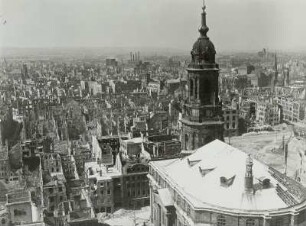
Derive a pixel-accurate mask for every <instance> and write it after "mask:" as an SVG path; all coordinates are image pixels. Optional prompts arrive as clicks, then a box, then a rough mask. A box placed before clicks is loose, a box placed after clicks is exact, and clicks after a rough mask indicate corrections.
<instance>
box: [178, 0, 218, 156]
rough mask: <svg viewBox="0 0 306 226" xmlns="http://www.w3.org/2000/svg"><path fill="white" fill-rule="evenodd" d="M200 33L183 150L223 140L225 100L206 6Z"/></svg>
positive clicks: (184, 118)
mask: <svg viewBox="0 0 306 226" xmlns="http://www.w3.org/2000/svg"><path fill="white" fill-rule="evenodd" d="M202 9H203V12H202V15H201V16H202V23H201V27H200V28H199V32H200V37H199V38H198V40H197V41H196V42H195V43H194V45H193V48H192V51H191V57H192V61H191V63H190V64H189V65H188V68H187V72H188V94H187V100H186V101H185V103H184V104H183V113H182V119H181V123H182V133H181V141H182V150H186V151H191V150H195V149H197V148H199V147H201V146H203V145H205V144H207V143H209V142H211V141H213V140H215V139H220V140H223V121H222V103H221V101H220V100H219V97H218V89H219V88H218V77H219V65H218V64H216V62H215V55H216V50H215V47H214V44H213V43H212V42H211V41H210V40H209V38H208V37H207V32H208V30H209V28H208V27H207V25H206V12H205V9H206V6H205V4H204V6H203V8H202Z"/></svg>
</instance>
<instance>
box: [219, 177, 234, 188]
mask: <svg viewBox="0 0 306 226" xmlns="http://www.w3.org/2000/svg"><path fill="white" fill-rule="evenodd" d="M235 177H236V175H234V176H232V177H230V178H226V177H220V185H221V186H222V187H230V186H231V185H232V184H233V183H234V180H235Z"/></svg>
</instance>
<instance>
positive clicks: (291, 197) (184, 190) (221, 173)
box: [150, 140, 306, 211]
mask: <svg viewBox="0 0 306 226" xmlns="http://www.w3.org/2000/svg"><path fill="white" fill-rule="evenodd" d="M247 158H248V155H247V154H246V153H244V152H242V151H240V150H238V149H236V148H234V147H232V146H230V145H228V144H226V143H224V142H222V141H220V140H215V141H213V142H211V143H209V144H207V145H205V146H203V147H201V148H199V149H198V150H196V151H195V152H194V153H193V154H191V155H190V156H187V157H185V158H183V159H175V160H173V159H172V160H161V161H154V162H151V163H150V164H151V165H152V166H153V167H154V168H157V169H158V171H159V172H160V173H161V174H162V175H164V176H165V177H167V178H168V180H169V181H170V183H172V184H174V185H175V187H176V189H177V190H178V191H179V193H181V194H182V196H183V197H185V198H186V199H187V200H189V201H190V202H191V204H192V205H193V206H194V207H197V208H207V207H221V208H225V209H237V210H252V211H264V210H272V209H281V208H287V207H289V206H292V205H296V204H298V203H301V202H303V201H304V200H305V199H306V190H305V188H303V187H302V186H301V185H300V184H299V183H298V182H296V181H294V180H292V179H290V178H288V177H286V176H284V175H283V174H281V173H279V172H278V171H276V170H274V169H272V168H270V167H268V166H266V165H264V164H263V163H261V162H259V161H257V160H255V159H254V160H253V167H252V170H253V178H254V179H253V184H254V191H252V192H246V191H245V172H246V160H247ZM221 177H224V178H225V179H226V180H228V181H229V180H232V181H231V183H229V184H228V186H224V184H222V183H221V180H222V179H221ZM263 179H267V181H270V183H269V186H268V187H267V188H264V187H263V185H262V182H263Z"/></svg>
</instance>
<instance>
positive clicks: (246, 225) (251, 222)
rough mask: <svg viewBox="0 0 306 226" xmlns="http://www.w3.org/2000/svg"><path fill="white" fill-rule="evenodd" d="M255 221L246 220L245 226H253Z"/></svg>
mask: <svg viewBox="0 0 306 226" xmlns="http://www.w3.org/2000/svg"><path fill="white" fill-rule="evenodd" d="M254 225H255V220H254V219H247V220H246V222H245V226H254Z"/></svg>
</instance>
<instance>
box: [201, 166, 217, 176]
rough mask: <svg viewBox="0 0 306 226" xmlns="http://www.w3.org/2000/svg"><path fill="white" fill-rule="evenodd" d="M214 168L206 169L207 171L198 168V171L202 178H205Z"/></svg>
mask: <svg viewBox="0 0 306 226" xmlns="http://www.w3.org/2000/svg"><path fill="white" fill-rule="evenodd" d="M214 169H215V168H208V169H202V168H201V166H199V171H200V173H201V174H202V176H205V175H206V174H208V173H210V172H211V171H213V170H214Z"/></svg>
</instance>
